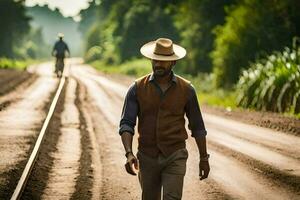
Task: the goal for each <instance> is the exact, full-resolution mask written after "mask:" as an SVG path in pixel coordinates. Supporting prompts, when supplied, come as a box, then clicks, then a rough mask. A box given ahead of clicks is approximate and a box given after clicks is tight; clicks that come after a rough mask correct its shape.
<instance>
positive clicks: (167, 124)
mask: <svg viewBox="0 0 300 200" xmlns="http://www.w3.org/2000/svg"><path fill="white" fill-rule="evenodd" d="M176 77H177V82H176V83H172V86H171V87H170V88H169V89H168V90H167V91H166V92H165V94H164V95H161V94H160V92H159V91H158V88H157V86H155V85H154V84H155V83H154V82H149V78H150V75H147V76H144V77H142V78H140V79H138V80H137V81H136V83H137V90H136V92H137V101H138V105H139V113H138V132H139V139H138V141H139V147H138V149H139V151H141V152H143V153H145V154H147V155H149V156H151V157H157V156H158V154H159V152H161V153H163V155H165V156H168V155H170V154H171V153H173V152H175V151H176V150H178V149H181V148H184V147H185V140H186V139H187V137H188V135H187V132H186V130H185V119H184V114H185V110H184V107H185V105H186V103H187V100H188V92H189V87H190V83H189V82H188V81H187V80H185V79H183V78H181V77H179V76H176Z"/></svg>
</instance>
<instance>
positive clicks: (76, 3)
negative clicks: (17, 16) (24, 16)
mask: <svg viewBox="0 0 300 200" xmlns="http://www.w3.org/2000/svg"><path fill="white" fill-rule="evenodd" d="M89 1H91V0H26V5H27V6H34V5H36V4H38V5H45V4H48V5H49V7H50V8H52V9H54V8H58V9H60V10H61V12H62V14H63V15H64V16H66V17H67V16H72V17H73V16H75V15H77V14H78V12H79V11H80V10H81V9H84V8H87V7H88V5H89V4H88V2H89Z"/></svg>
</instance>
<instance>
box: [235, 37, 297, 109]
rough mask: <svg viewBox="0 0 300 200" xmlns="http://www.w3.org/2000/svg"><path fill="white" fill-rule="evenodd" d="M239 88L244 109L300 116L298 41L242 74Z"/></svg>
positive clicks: (240, 102)
mask: <svg viewBox="0 0 300 200" xmlns="http://www.w3.org/2000/svg"><path fill="white" fill-rule="evenodd" d="M295 41H296V40H295ZM237 89H238V92H239V95H238V104H239V105H241V106H243V107H251V108H255V109H258V110H268V111H275V112H291V113H295V114H297V113H299V112H300V48H299V47H297V45H296V42H294V45H293V47H292V48H288V47H286V48H285V49H284V51H283V52H274V53H273V54H272V55H270V56H268V57H267V58H266V59H264V60H261V61H259V62H257V63H254V64H252V65H251V67H250V68H249V69H248V70H245V71H243V73H242V76H241V77H240V79H239V81H238V84H237Z"/></svg>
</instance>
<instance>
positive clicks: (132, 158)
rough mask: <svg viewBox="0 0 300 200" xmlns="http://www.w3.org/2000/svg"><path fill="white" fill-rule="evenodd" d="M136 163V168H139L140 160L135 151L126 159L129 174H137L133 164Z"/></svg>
mask: <svg viewBox="0 0 300 200" xmlns="http://www.w3.org/2000/svg"><path fill="white" fill-rule="evenodd" d="M132 165H134V168H135V169H136V170H138V169H139V163H138V160H137V158H136V157H135V156H134V155H133V153H129V154H128V156H127V161H126V164H125V169H126V171H127V173H128V174H131V175H134V176H135V175H136V173H135V170H134V169H133V166H132Z"/></svg>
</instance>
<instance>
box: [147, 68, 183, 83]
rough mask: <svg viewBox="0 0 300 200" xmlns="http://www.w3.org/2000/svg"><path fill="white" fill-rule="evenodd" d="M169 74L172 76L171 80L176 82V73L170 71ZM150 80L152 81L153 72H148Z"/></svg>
mask: <svg viewBox="0 0 300 200" xmlns="http://www.w3.org/2000/svg"><path fill="white" fill-rule="evenodd" d="M171 76H172V81H173V82H174V83H177V77H176V75H175V73H174V72H173V71H171ZM150 81H154V74H153V72H152V73H151V74H150V77H149V82H150Z"/></svg>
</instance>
